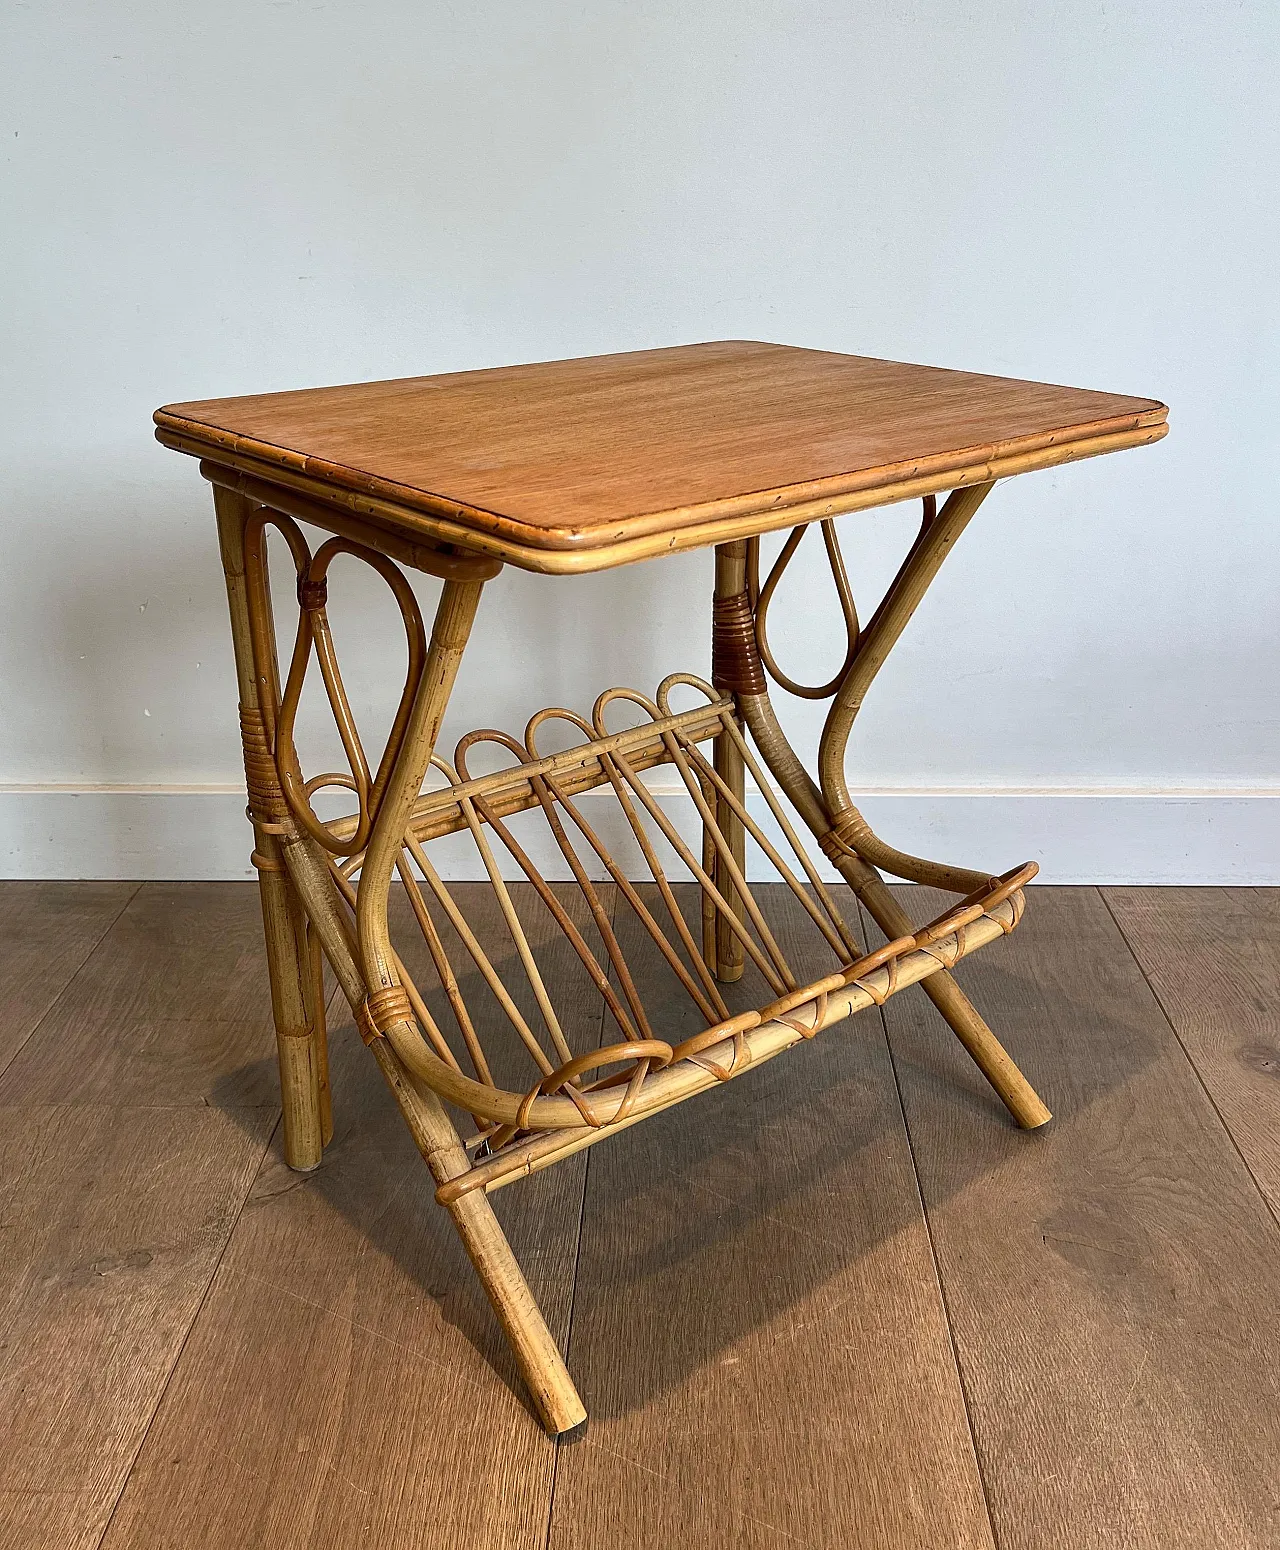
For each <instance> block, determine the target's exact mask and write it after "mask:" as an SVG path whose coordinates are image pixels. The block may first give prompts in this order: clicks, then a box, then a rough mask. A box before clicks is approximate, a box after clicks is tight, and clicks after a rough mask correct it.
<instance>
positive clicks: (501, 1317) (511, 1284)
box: [372, 1039, 587, 1437]
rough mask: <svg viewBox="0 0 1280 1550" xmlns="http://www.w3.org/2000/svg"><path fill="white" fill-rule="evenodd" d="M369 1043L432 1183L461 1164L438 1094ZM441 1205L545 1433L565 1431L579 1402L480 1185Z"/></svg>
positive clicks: (380, 1043)
mask: <svg viewBox="0 0 1280 1550" xmlns="http://www.w3.org/2000/svg"><path fill="white" fill-rule="evenodd" d="M372 1048H373V1052H374V1054H375V1056H376V1057H377V1060H378V1065H379V1067H380V1068H381V1070H382V1074H383V1076H384V1077H385V1078H386V1080H387V1085H388V1086H389V1087H390V1088H391V1091H392V1092H393V1093H394V1094H395V1098H396V1102H397V1103H398V1104H399V1106H400V1112H401V1113H402V1114H403V1115H404V1118H405V1121H406V1123H407V1124H408V1126H409V1130H410V1132H411V1133H412V1135H413V1139H414V1141H415V1142H416V1144H417V1147H418V1150H419V1151H420V1152H421V1153H422V1156H423V1158H424V1159H425V1161H426V1164H427V1166H428V1168H430V1169H431V1174H432V1177H433V1178H434V1179H435V1180H436V1182H437V1184H444V1183H446V1182H447V1181H448V1180H449V1179H455V1178H458V1177H459V1176H460V1175H461V1174H464V1173H466V1172H468V1170H469V1168H470V1163H469V1162H468V1160H467V1155H466V1152H465V1151H464V1150H463V1148H462V1144H461V1142H460V1141H459V1140H458V1133H457V1131H456V1130H455V1129H454V1128H453V1124H452V1122H451V1121H450V1119H449V1116H448V1115H447V1114H446V1113H445V1110H444V1106H443V1104H442V1103H441V1102H440V1100H439V1098H437V1097H436V1095H435V1094H434V1093H433V1092H430V1091H426V1092H424V1091H422V1090H421V1089H420V1088H418V1087H416V1086H415V1085H414V1084H413V1082H412V1080H411V1079H410V1077H409V1076H408V1074H407V1073H406V1071H405V1070H404V1068H403V1066H401V1064H400V1062H399V1061H398V1060H397V1059H396V1056H395V1053H394V1051H393V1050H392V1048H391V1046H390V1044H388V1042H387V1040H386V1039H375V1040H374V1041H373V1046H372ZM446 1209H447V1210H448V1212H449V1215H450V1216H451V1217H452V1218H453V1224H454V1226H455V1227H456V1228H457V1229H458V1236H459V1237H460V1238H461V1239H462V1243H463V1247H464V1248H465V1249H466V1251H467V1256H468V1258H469V1259H470V1260H471V1263H472V1264H473V1265H474V1266H475V1270H476V1274H477V1275H478V1276H479V1277H480V1282H481V1285H482V1286H483V1287H484V1289H485V1291H486V1292H487V1293H488V1296H489V1301H490V1302H491V1303H492V1304H493V1308H494V1312H495V1313H496V1314H497V1315H498V1321H499V1323H500V1324H501V1325H502V1329H503V1333H504V1334H505V1335H506V1337H507V1339H508V1341H510V1343H511V1348H512V1351H513V1352H514V1353H515V1357H516V1361H517V1362H518V1363H519V1366H520V1373H521V1376H522V1377H523V1378H524V1381H525V1384H526V1385H527V1387H528V1390H529V1394H530V1397H531V1398H532V1400H533V1403H534V1406H535V1408H536V1409H537V1412H538V1417H539V1419H540V1420H541V1422H542V1424H543V1426H545V1427H546V1429H547V1431H548V1432H549V1433H550V1434H551V1435H552V1436H553V1437H554V1436H558V1435H560V1434H561V1433H563V1432H570V1431H573V1430H574V1429H575V1427H579V1426H581V1425H582V1424H583V1422H584V1421H585V1420H586V1419H587V1412H586V1407H585V1406H584V1405H583V1403H582V1400H581V1399H580V1398H579V1397H578V1391H577V1389H576V1388H575V1387H574V1384H573V1379H572V1378H571V1377H570V1376H569V1370H568V1368H567V1367H566V1366H565V1364H564V1358H563V1357H562V1356H561V1355H560V1350H559V1347H558V1346H557V1345H556V1343H555V1340H554V1339H553V1338H552V1335H551V1331H550V1330H549V1329H548V1328H547V1325H546V1320H545V1319H544V1318H543V1317H542V1313H541V1311H540V1310H539V1308H538V1305H537V1303H536V1302H535V1301H534V1299H533V1293H532V1292H531V1291H530V1290H529V1284H528V1282H527V1281H526V1280H525V1278H524V1275H523V1273H522V1272H521V1269H520V1266H519V1265H518V1264H517V1263H516V1258H515V1255H514V1254H513V1253H512V1252H511V1245H510V1244H509V1243H508V1242H507V1240H506V1236H505V1234H504V1233H503V1231H502V1228H501V1227H500V1226H499V1225H498V1219H497V1217H496V1216H495V1215H494V1214H493V1207H492V1206H491V1205H490V1204H489V1201H488V1199H487V1198H486V1196H485V1193H484V1191H483V1190H472V1191H471V1192H470V1193H469V1194H466V1195H462V1196H460V1197H459V1198H458V1199H457V1200H455V1201H453V1202H452V1203H451V1204H450V1205H449V1206H448V1207H447V1208H446Z"/></svg>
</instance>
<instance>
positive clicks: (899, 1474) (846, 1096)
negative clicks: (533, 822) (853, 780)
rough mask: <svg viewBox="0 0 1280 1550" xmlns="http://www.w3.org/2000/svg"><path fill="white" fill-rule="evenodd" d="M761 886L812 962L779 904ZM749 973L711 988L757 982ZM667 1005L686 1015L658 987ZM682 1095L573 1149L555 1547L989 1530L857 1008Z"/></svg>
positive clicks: (903, 1546) (790, 939) (878, 1066)
mask: <svg viewBox="0 0 1280 1550" xmlns="http://www.w3.org/2000/svg"><path fill="white" fill-rule="evenodd" d="M653 891H654V892H656V890H653ZM759 891H760V894H761V896H762V897H763V898H764V900H765V906H766V908H767V909H768V910H769V915H770V920H771V922H772V923H773V924H774V925H775V928H776V929H777V930H778V933H779V939H780V941H781V943H782V945H783V949H784V951H785V952H786V953H787V956H788V958H790V959H791V961H792V962H793V963H795V964H797V966H798V972H800V973H802V974H803V973H807V972H809V971H810V970H812V971H813V972H814V973H816V972H818V965H817V964H816V963H814V962H812V949H811V948H810V947H808V945H807V944H808V943H809V942H810V941H811V938H812V932H811V931H810V930H806V929H804V925H802V924H801V911H800V906H799V905H798V904H797V903H796V902H795V901H794V899H793V898H792V897H791V896H790V895H789V894H788V893H787V891H786V890H785V889H782V888H777V889H771V888H768V887H765V888H762V889H760V890H759ZM686 895H687V898H688V907H689V914H690V920H691V923H692V924H693V925H694V928H695V929H696V921H695V920H694V911H695V910H696V907H697V895H696V893H695V892H694V891H693V890H686ZM654 907H656V908H660V905H658V904H657V903H656V901H655V903H654ZM619 916H620V917H622V911H621V909H620V910H619ZM805 924H807V918H806V920H805ZM622 929H624V930H627V933H628V934H627V940H626V941H625V942H624V950H625V951H626V952H627V955H628V957H629V958H630V957H631V956H632V953H633V951H634V952H635V954H636V958H637V960H639V961H640V962H641V963H644V962H646V955H645V954H644V952H643V947H642V944H641V943H640V941H639V940H638V933H637V932H635V931H634V929H631V928H629V927H628V926H627V925H626V917H622ZM806 953H808V954H809V955H810V957H809V958H806ZM793 955H794V956H793ZM653 956H654V955H653V954H649V955H648V960H649V961H651V960H652V958H653ZM753 973H754V971H753V970H752V969H751V968H750V967H749V968H748V971H747V974H746V975H745V976H744V978H743V979H742V980H740V981H739V982H738V983H737V984H736V985H733V986H730V987H726V995H727V996H728V997H731V998H732V999H731V1010H732V1009H733V1006H734V1005H736V1004H737V1003H738V1002H739V1001H741V1002H742V1004H744V1005H755V1004H758V997H759V993H760V986H759V985H758V984H752V983H751V976H752V974H753ZM668 982H669V976H668V975H666V974H662V975H661V976H660V977H658V978H657V979H656V984H662V985H665V984H666V983H668ZM653 989H654V985H653V984H646V985H642V986H641V993H642V994H643V995H644V996H645V999H646V1004H652V1003H650V1002H649V996H650V994H651V993H652V991H653ZM753 996H755V997H757V1000H754V1001H753V1000H752V999H751V998H752V997H753ZM668 1020H669V1022H670V1024H671V1025H672V1026H673V1028H674V1029H675V1031H676V1032H679V1033H680V1035H681V1036H683V1033H684V1031H686V1030H685V1023H686V1022H688V1028H687V1031H689V1032H692V1031H693V1028H694V1027H695V1026H696V1023H695V1022H694V1021H692V1020H690V1019H688V1017H687V1014H686V1013H685V1010H684V1005H683V1003H682V1002H678V1001H676V1000H674V998H673V999H672V1000H671V1003H670V1009H669V1013H668ZM667 1036H668V1035H666V1034H664V1037H667ZM697 1107H698V1111H699V1115H698V1119H697V1121H696V1122H695V1121H693V1118H692V1115H691V1114H690V1112H689V1109H690V1108H692V1105H690V1106H688V1107H687V1108H686V1109H684V1110H682V1109H680V1108H676V1109H673V1110H669V1111H668V1112H666V1113H665V1114H662V1115H659V1116H657V1117H655V1118H653V1119H652V1120H647V1121H645V1123H644V1124H642V1125H638V1126H636V1127H635V1129H634V1130H630V1131H627V1132H626V1133H625V1134H623V1135H620V1136H619V1137H618V1138H617V1139H616V1140H615V1141H612V1142H610V1143H609V1144H607V1145H605V1146H601V1147H599V1148H597V1149H596V1150H595V1151H593V1152H592V1153H591V1154H590V1155H591V1162H590V1170H589V1173H588V1184H587V1200H586V1208H585V1211H584V1215H583V1224H582V1248H581V1258H580V1263H579V1270H578V1283H577V1292H576V1295H575V1299H574V1315H573V1338H572V1344H571V1348H570V1352H569V1363H570V1367H571V1370H572V1371H573V1373H574V1376H575V1378H576V1380H577V1382H578V1384H579V1387H580V1390H581V1392H582V1395H583V1398H584V1401H585V1403H586V1405H587V1408H588V1411H589V1412H590V1415H591V1422H590V1426H589V1428H588V1431H587V1435H586V1437H585V1439H584V1440H583V1441H582V1442H580V1443H578V1444H576V1445H574V1446H571V1447H568V1448H565V1449H562V1452H561V1457H560V1463H559V1469H558V1472H557V1478H556V1491H555V1503H554V1509H553V1515H552V1526H551V1539H550V1544H551V1546H552V1547H553V1550H588V1547H592V1550H594V1547H596V1546H599V1545H601V1544H606V1543H619V1544H625V1545H627V1546H634V1547H637V1550H639V1547H642V1546H643V1547H649V1546H653V1547H658V1546H662V1547H666V1546H673V1545H683V1546H697V1547H699V1550H703V1547H706V1550H711V1547H721V1546H724V1547H728V1546H733V1547H735V1550H736V1547H746V1546H751V1547H757V1546H758V1547H760V1550H764V1547H766V1546H768V1547H771V1550H772V1547H777V1546H785V1545H791V1544H801V1545H809V1546H831V1547H836V1546H840V1547H849V1550H852V1547H862V1546H865V1547H872V1546H875V1547H880V1546H890V1545H891V1546H894V1547H895V1550H908V1547H911V1546H920V1547H922V1550H923V1547H925V1546H928V1547H930V1550H935V1547H937V1546H939V1545H943V1544H945V1545H946V1546H948V1547H949V1550H952V1547H955V1550H958V1547H979V1546H981V1547H990V1545H991V1539H990V1531H989V1528H988V1523H987V1515H986V1509H985V1507H984V1504H983V1497H982V1487H981V1482H980V1479H979V1476H978V1472H977V1468H976V1465H975V1460H974V1456H973V1450H972V1444H971V1441H970V1436H969V1429H968V1425H967V1422H966V1419H965V1413H964V1406H963V1403H962V1399H961V1394H960V1388H959V1383H958V1380H957V1374H956V1368H955V1363H954V1359H953V1356H952V1352H951V1347H950V1344H949V1340H948V1335H947V1325H946V1318H945V1315H944V1311H943V1305H942V1299H941V1296H940V1293H939V1289H938V1283H937V1280H936V1277H935V1275H934V1269H933V1261H932V1257H931V1255H930V1252H929V1242H928V1237H927V1234H926V1232H925V1226H924V1222H923V1219H922V1215H921V1209H920V1200H919V1196H918V1194H917V1190H916V1184H915V1177H914V1174H913V1172H912V1167H911V1154H910V1150H909V1147H908V1144H907V1137H906V1132H905V1130H904V1127H903V1123H902V1114H901V1111H900V1108H899V1104H898V1099H897V1094H896V1092H895V1089H894V1083H893V1074H892V1071H891V1069H890V1066H889V1060H888V1054H887V1050H886V1046H885V1042H884V1034H883V1029H882V1027H881V1024H880V1020H879V1016H878V1014H876V1013H874V1012H871V1013H864V1014H862V1015H861V1016H859V1017H856V1018H853V1019H852V1020H850V1021H849V1022H847V1023H844V1024H841V1025H840V1026H839V1027H836V1028H833V1029H831V1030H829V1031H828V1032H827V1033H824V1034H822V1035H821V1036H819V1037H818V1038H817V1039H815V1040H814V1041H813V1042H812V1043H811V1044H807V1045H802V1046H800V1047H798V1048H797V1049H796V1050H794V1051H793V1052H792V1053H791V1054H789V1055H787V1056H786V1057H784V1058H782V1059H780V1060H776V1061H773V1062H771V1063H769V1064H768V1065H766V1066H763V1067H762V1068H761V1069H760V1070H759V1071H756V1072H747V1073H746V1074H744V1075H743V1076H741V1077H740V1078H739V1079H737V1080H736V1081H734V1082H731V1083H729V1084H728V1085H726V1086H725V1087H724V1088H723V1089H721V1090H719V1091H716V1092H711V1093H708V1094H706V1095H705V1096H703V1097H701V1098H699V1099H698V1100H697Z"/></svg>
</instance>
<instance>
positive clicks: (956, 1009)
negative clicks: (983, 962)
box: [856, 877, 1053, 1130]
mask: <svg viewBox="0 0 1280 1550" xmlns="http://www.w3.org/2000/svg"><path fill="white" fill-rule="evenodd" d="M856 891H857V894H858V897H859V898H860V899H861V900H862V902H863V903H864V904H865V905H866V907H867V910H868V912H869V913H870V915H871V917H872V919H873V920H874V921H875V923H876V925H877V926H879V927H880V929H881V931H883V932H884V934H885V936H887V937H888V938H889V940H890V941H893V940H895V939H896V938H897V937H900V936H910V935H911V933H912V931H914V929H915V927H914V926H913V925H912V923H911V919H910V917H909V916H908V914H907V912H906V911H905V910H904V909H903V908H902V906H901V905H900V904H899V903H898V901H897V900H896V899H895V898H894V896H893V895H892V894H891V893H890V892H889V890H888V888H886V887H885V885H884V882H883V881H882V880H881V879H880V878H879V877H874V878H868V879H867V880H865V881H864V882H863V883H862V884H861V885H860V886H858V887H857V890H856ZM921 986H922V988H923V990H924V993H925V995H926V996H928V998H929V999H930V1001H932V1002H933V1004H934V1006H936V1007H937V1009H938V1011H939V1012H941V1013H942V1015H943V1017H944V1018H945V1019H946V1021H947V1024H948V1026H949V1027H950V1029H951V1031H952V1033H954V1034H955V1036H956V1038H957V1039H959V1040H960V1042H961V1044H963V1045H964V1047H965V1049H966V1050H968V1052H969V1054H970V1055H971V1056H972V1057H973V1062H974V1064H975V1065H976V1066H977V1068H978V1070H979V1071H981V1072H982V1074H983V1076H985V1077H986V1079H987V1081H988V1082H990V1083H991V1085H992V1087H993V1088H995V1090H996V1092H997V1094H998V1095H999V1097H1000V1101H1001V1102H1002V1103H1003V1104H1004V1106H1005V1108H1006V1109H1008V1111H1009V1113H1010V1114H1012V1115H1013V1117H1014V1119H1015V1120H1016V1121H1017V1122H1018V1124H1019V1125H1020V1126H1021V1127H1022V1129H1023V1130H1038V1129H1039V1128H1040V1126H1041V1125H1046V1124H1048V1122H1049V1121H1050V1120H1051V1119H1052V1118H1053V1115H1052V1114H1051V1113H1050V1112H1049V1110H1048V1108H1047V1107H1046V1106H1045V1104H1044V1103H1043V1102H1042V1101H1041V1099H1040V1095H1039V1094H1038V1093H1037V1092H1036V1090H1035V1088H1034V1087H1032V1085H1031V1083H1030V1082H1028V1081H1027V1079H1026V1077H1025V1076H1023V1074H1022V1072H1021V1071H1019V1069H1018V1067H1017V1066H1016V1065H1015V1064H1014V1062H1013V1059H1012V1057H1011V1056H1010V1054H1009V1052H1008V1050H1006V1049H1005V1047H1004V1045H1003V1044H1001V1042H1000V1040H999V1039H997V1038H996V1036H995V1034H994V1033H992V1031H991V1029H990V1028H988V1027H987V1025H986V1023H985V1022H984V1021H983V1019H982V1017H981V1016H980V1015H979V1013H978V1010H977V1008H976V1007H975V1006H974V1004H973V1002H972V1001H970V1000H969V998H968V996H966V995H965V993H964V991H963V990H961V989H960V987H959V985H958V984H956V981H955V978H954V977H953V976H952V975H951V974H949V973H948V972H947V971H946V970H945V969H944V970H943V971H942V972H941V973H940V974H931V975H930V976H929V978H928V979H926V980H922V981H921Z"/></svg>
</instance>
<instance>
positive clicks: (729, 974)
mask: <svg viewBox="0 0 1280 1550" xmlns="http://www.w3.org/2000/svg"><path fill="white" fill-rule="evenodd" d="M746 584H747V556H746V546H745V544H742V543H736V544H721V545H719V546H718V548H717V549H716V579H715V596H716V597H717V598H721V597H732V596H734V595H735V594H736V593H738V592H741V591H742V590H743V588H744V587H745V586H746ZM714 762H715V768H716V773H717V774H718V775H719V776H720V778H721V779H722V780H723V781H724V783H725V784H726V785H727V786H728V787H729V789H730V790H731V791H732V792H733V794H734V795H735V796H736V797H737V798H738V800H739V801H745V797H746V772H745V770H744V769H743V764H742V755H741V754H740V753H739V752H738V750H737V749H736V748H735V747H734V745H733V744H732V743H731V742H730V741H729V739H728V738H727V737H724V736H720V737H717V738H716V740H715V750H714ZM715 816H716V823H717V824H718V825H719V827H720V832H721V834H723V835H724V837H725V839H726V840H727V841H728V844H729V851H730V854H731V855H732V856H733V860H734V863H735V865H736V866H737V868H738V871H739V872H740V873H741V874H742V875H744V876H745V874H746V869H747V837H746V832H745V831H744V829H743V827H742V821H741V819H740V818H739V817H738V815H737V814H736V813H735V812H734V811H733V808H732V806H731V805H730V803H729V801H728V800H727V799H726V798H725V797H724V796H722V795H720V794H719V793H717V794H716V803H715ZM712 856H713V859H714V862H715V865H714V869H713V870H712V872H711V879H712V881H713V882H714V883H715V885H716V887H717V888H718V889H719V890H720V892H721V893H722V894H723V895H724V899H725V902H726V903H727V904H728V906H729V908H730V909H731V910H733V912H734V913H735V914H736V915H739V916H740V915H741V914H742V901H741V899H740V898H739V896H738V890H737V889H736V888H735V887H734V885H733V879H732V878H731V877H730V876H729V875H728V873H729V869H728V868H727V867H725V866H722V865H721V864H720V858H719V856H718V855H716V854H715V852H714V851H713V852H712ZM744 962H745V959H744V955H743V950H742V943H741V941H740V940H739V939H738V937H737V935H736V934H735V933H734V932H733V930H732V929H731V928H730V926H729V922H728V921H727V920H726V919H725V917H724V916H723V915H719V914H717V916H716V922H715V959H714V961H713V963H712V964H711V969H712V971H713V972H714V974H715V976H716V978H717V979H718V980H721V981H722V982H724V983H726V984H728V983H732V982H733V981H734V980H737V979H741V978H742V971H743V967H744Z"/></svg>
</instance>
